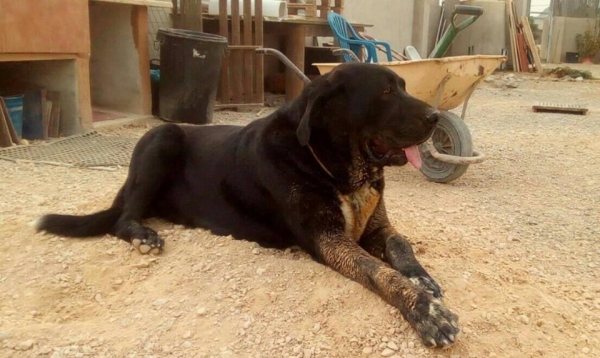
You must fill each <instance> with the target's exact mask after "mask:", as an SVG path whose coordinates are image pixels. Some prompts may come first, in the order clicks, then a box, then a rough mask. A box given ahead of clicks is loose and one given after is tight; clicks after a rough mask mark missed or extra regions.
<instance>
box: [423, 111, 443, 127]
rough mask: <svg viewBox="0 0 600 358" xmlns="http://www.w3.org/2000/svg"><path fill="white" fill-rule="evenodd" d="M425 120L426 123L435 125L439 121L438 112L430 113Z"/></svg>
mask: <svg viewBox="0 0 600 358" xmlns="http://www.w3.org/2000/svg"><path fill="white" fill-rule="evenodd" d="M426 119H427V122H428V123H431V124H436V123H437V122H438V121H439V120H440V111H435V112H432V113H431V114H429V115H428V116H427V117H426Z"/></svg>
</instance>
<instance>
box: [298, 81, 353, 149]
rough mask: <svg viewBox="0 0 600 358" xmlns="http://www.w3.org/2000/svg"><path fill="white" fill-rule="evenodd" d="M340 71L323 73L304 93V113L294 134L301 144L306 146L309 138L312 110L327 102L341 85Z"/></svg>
mask: <svg viewBox="0 0 600 358" xmlns="http://www.w3.org/2000/svg"><path fill="white" fill-rule="evenodd" d="M340 72H341V71H335V70H334V71H331V72H330V73H328V74H327V75H324V76H323V78H322V79H321V80H319V83H317V84H315V85H314V86H311V87H310V88H309V89H308V94H307V95H306V96H307V97H308V98H307V101H306V107H305V108H304V114H303V115H302V119H301V120H300V124H299V125H298V129H296V136H297V137H298V141H299V142H300V144H301V145H303V146H306V145H308V142H309V140H310V130H311V126H312V125H313V124H314V123H313V119H312V118H313V114H314V112H315V111H316V110H317V109H318V108H319V107H321V106H323V104H324V103H326V102H327V100H328V99H330V98H331V97H332V96H333V95H334V94H336V93H337V92H338V90H339V89H340V87H341V85H342V78H341V77H342V76H341V73H340Z"/></svg>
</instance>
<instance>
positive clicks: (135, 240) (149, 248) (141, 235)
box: [131, 226, 165, 254]
mask: <svg viewBox="0 0 600 358" xmlns="http://www.w3.org/2000/svg"><path fill="white" fill-rule="evenodd" d="M131 244H132V245H133V246H134V247H135V248H136V249H138V250H139V251H140V252H141V253H142V254H149V253H150V254H160V252H161V251H162V249H163V247H164V246H165V241H164V240H163V239H161V237H160V236H158V233H157V232H156V231H154V230H152V229H150V228H148V227H144V226H141V227H140V230H136V232H135V233H134V236H133V237H132V238H131Z"/></svg>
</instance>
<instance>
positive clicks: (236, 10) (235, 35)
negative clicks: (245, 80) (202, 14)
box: [230, 1, 243, 103]
mask: <svg viewBox="0 0 600 358" xmlns="http://www.w3.org/2000/svg"><path fill="white" fill-rule="evenodd" d="M241 42H242V41H241V34H240V3H239V1H232V2H231V44H232V45H234V46H239V45H241ZM241 55H242V53H241V52H240V51H238V50H232V51H231V60H232V64H231V67H230V73H231V85H232V86H233V103H242V66H243V60H242V56H241Z"/></svg>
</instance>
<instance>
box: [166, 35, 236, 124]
mask: <svg viewBox="0 0 600 358" xmlns="http://www.w3.org/2000/svg"><path fill="white" fill-rule="evenodd" d="M156 37H157V40H158V41H159V43H160V86H159V87H160V91H159V106H158V108H159V117H160V118H162V119H165V120H169V121H173V122H184V123H194V124H205V123H210V122H212V115H213V109H214V105H215V99H216V96H217V88H218V83H219V75H220V72H221V59H222V58H223V53H224V51H225V49H226V48H227V38H225V37H223V36H218V35H213V34H207V33H203V32H198V31H189V30H179V29H160V30H158V33H157V35H156Z"/></svg>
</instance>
